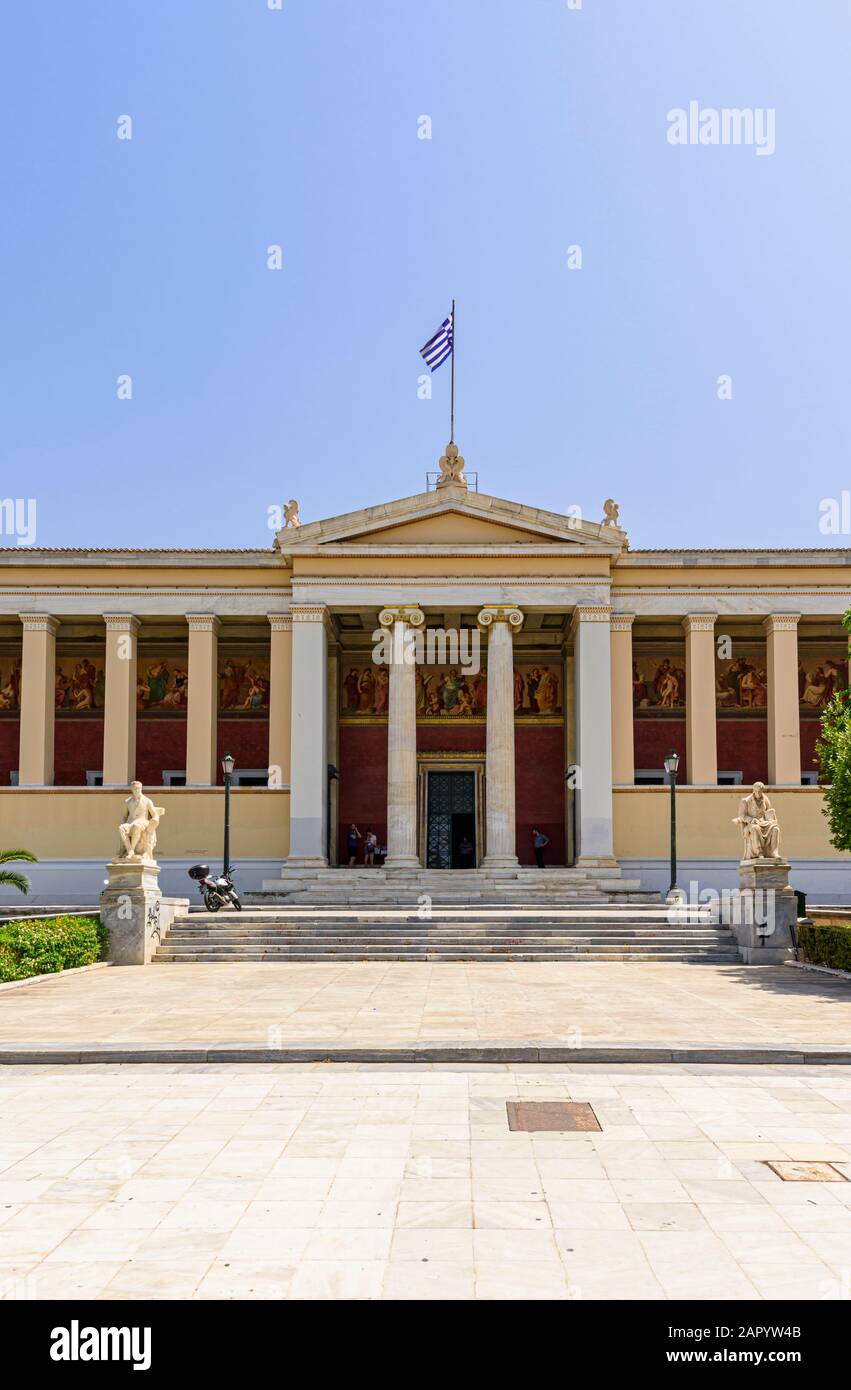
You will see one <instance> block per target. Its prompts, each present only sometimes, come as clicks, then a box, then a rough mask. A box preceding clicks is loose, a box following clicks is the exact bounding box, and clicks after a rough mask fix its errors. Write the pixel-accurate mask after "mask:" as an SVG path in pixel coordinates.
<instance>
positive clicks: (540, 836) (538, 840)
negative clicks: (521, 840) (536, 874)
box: [532, 827, 550, 869]
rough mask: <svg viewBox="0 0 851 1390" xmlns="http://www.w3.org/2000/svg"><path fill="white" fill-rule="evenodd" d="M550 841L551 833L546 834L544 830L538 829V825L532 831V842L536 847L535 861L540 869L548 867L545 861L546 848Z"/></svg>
mask: <svg viewBox="0 0 851 1390" xmlns="http://www.w3.org/2000/svg"><path fill="white" fill-rule="evenodd" d="M549 843H550V837H549V835H545V834H544V832H543V830H538V829H537V827H536V828H535V829H534V830H533V831H532V844H533V846H534V849H535V863H536V864H537V866H538V868H539V869H545V868H546V865H545V863H544V850H545V849H546V847H547V845H548V844H549Z"/></svg>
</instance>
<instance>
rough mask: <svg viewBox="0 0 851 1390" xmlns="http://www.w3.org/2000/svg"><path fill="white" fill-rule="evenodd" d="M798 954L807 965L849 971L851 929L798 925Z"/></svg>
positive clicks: (819, 925) (850, 964)
mask: <svg viewBox="0 0 851 1390" xmlns="http://www.w3.org/2000/svg"><path fill="white" fill-rule="evenodd" d="M798 946H799V949H800V954H801V956H802V957H803V959H804V960H805V961H807V963H808V964H809V965H829V966H831V968H832V969H833V970H851V927H843V926H832V925H828V924H827V923H821V922H813V923H812V924H809V923H806V924H805V923H804V922H799V923H798Z"/></svg>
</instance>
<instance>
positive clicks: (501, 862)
mask: <svg viewBox="0 0 851 1390" xmlns="http://www.w3.org/2000/svg"><path fill="white" fill-rule="evenodd" d="M519 864H520V860H519V859H518V858H517V855H516V854H486V855H485V857H484V859H483V860H482V868H483V869H516V868H518V866H519Z"/></svg>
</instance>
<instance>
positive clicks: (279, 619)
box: [267, 613, 293, 787]
mask: <svg viewBox="0 0 851 1390" xmlns="http://www.w3.org/2000/svg"><path fill="white" fill-rule="evenodd" d="M267 616H268V618H269V623H270V625H271V628H272V636H271V640H270V643H269V786H270V787H288V786H289V785H290V739H291V738H292V708H293V695H292V683H293V620H292V616H291V614H289V613H269V614H268V615H267Z"/></svg>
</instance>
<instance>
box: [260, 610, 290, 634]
mask: <svg viewBox="0 0 851 1390" xmlns="http://www.w3.org/2000/svg"><path fill="white" fill-rule="evenodd" d="M266 617H267V618H268V619H269V622H270V624H271V627H272V631H273V632H292V630H293V617H292V613H267V614H266Z"/></svg>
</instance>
